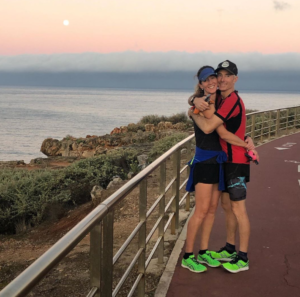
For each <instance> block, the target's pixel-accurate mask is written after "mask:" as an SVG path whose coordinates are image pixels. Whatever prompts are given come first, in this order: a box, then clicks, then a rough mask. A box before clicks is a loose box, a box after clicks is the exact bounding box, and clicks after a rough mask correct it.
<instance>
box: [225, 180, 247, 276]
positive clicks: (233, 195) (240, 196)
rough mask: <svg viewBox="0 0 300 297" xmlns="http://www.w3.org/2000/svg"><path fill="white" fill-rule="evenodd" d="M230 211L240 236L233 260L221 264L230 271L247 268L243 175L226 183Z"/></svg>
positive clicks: (245, 189) (234, 271)
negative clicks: (235, 220)
mask: <svg viewBox="0 0 300 297" xmlns="http://www.w3.org/2000/svg"><path fill="white" fill-rule="evenodd" d="M227 188H228V191H229V195H230V200H231V207H232V211H233V213H234V215H235V217H236V219H237V223H238V228H239V237H240V251H239V252H238V254H237V256H236V257H235V259H234V260H233V261H231V262H230V263H226V264H223V267H224V268H225V269H226V270H228V271H229V272H232V273H237V272H240V271H246V270H248V269H249V260H248V255H247V252H248V245H249V237H250V222H249V218H248V214H247V210H246V200H245V199H246V195H247V186H246V178H245V177H237V178H234V179H232V180H230V182H229V185H227Z"/></svg>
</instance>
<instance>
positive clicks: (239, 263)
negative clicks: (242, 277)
mask: <svg viewBox="0 0 300 297" xmlns="http://www.w3.org/2000/svg"><path fill="white" fill-rule="evenodd" d="M222 266H223V267H224V268H225V269H226V270H227V271H229V272H231V273H238V272H240V271H246V270H249V260H248V261H247V262H245V261H243V260H242V259H241V258H240V257H239V256H236V257H235V259H233V260H232V261H231V262H228V263H224V264H222Z"/></svg>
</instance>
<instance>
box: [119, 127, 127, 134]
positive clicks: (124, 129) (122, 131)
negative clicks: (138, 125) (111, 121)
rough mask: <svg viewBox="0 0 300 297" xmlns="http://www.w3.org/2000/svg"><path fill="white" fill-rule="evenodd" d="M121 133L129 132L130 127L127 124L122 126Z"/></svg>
mask: <svg viewBox="0 0 300 297" xmlns="http://www.w3.org/2000/svg"><path fill="white" fill-rule="evenodd" d="M120 129H121V133H127V132H128V128H127V127H126V126H121V127H120Z"/></svg>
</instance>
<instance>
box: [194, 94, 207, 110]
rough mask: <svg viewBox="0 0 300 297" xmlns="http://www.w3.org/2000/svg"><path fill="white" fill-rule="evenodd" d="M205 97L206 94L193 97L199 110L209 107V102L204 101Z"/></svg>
mask: <svg viewBox="0 0 300 297" xmlns="http://www.w3.org/2000/svg"><path fill="white" fill-rule="evenodd" d="M205 98H206V96H203V97H196V98H195V99H194V105H195V107H196V108H197V109H199V110H200V111H205V110H207V109H209V104H208V103H207V102H205V101H204V99H205Z"/></svg>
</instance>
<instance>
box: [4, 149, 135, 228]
mask: <svg viewBox="0 0 300 297" xmlns="http://www.w3.org/2000/svg"><path fill="white" fill-rule="evenodd" d="M137 154H138V153H137V151H135V150H133V149H122V148H121V149H116V150H112V151H110V152H109V153H107V154H106V155H100V156H98V157H93V158H89V159H84V160H81V161H78V162H76V163H73V164H71V165H70V166H69V167H66V168H64V169H60V170H49V169H42V170H32V171H28V170H20V169H18V170H15V169H3V170H1V171H0V233H13V232H15V231H16V228H17V226H18V225H20V222H22V225H25V226H35V225H37V224H39V223H41V222H42V221H43V220H45V219H46V218H47V216H48V212H49V209H50V208H51V205H53V206H55V205H57V204H62V205H63V206H64V207H65V208H70V206H71V205H79V204H82V203H85V202H87V201H89V200H90V199H91V198H90V191H91V189H92V187H93V186H94V185H101V186H102V187H104V188H105V187H106V186H107V185H108V183H109V182H110V181H111V180H112V178H113V176H115V175H119V176H120V177H121V178H122V179H124V178H126V177H127V173H128V172H129V171H130V169H131V167H132V164H133V163H134V162H135V161H136V157H137ZM55 207H57V206H55Z"/></svg>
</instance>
